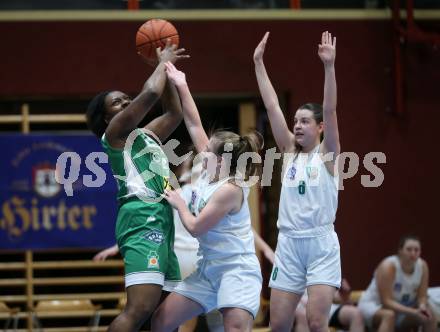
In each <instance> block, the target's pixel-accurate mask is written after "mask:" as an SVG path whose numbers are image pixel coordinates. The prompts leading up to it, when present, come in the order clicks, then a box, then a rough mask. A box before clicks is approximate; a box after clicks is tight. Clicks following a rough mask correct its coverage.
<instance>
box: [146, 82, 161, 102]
mask: <svg viewBox="0 0 440 332" xmlns="http://www.w3.org/2000/svg"><path fill="white" fill-rule="evenodd" d="M161 93H162V91H161V90H160V88H159V87H158V86H157V84H153V83H148V84H147V86H146V87H145V89H144V94H146V95H147V96H148V99H154V100H157V99H159V98H160V95H161Z"/></svg>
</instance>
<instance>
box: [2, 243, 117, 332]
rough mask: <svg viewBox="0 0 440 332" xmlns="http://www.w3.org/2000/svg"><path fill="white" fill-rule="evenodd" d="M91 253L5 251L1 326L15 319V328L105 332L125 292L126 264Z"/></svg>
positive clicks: (3, 256) (3, 254)
mask: <svg viewBox="0 0 440 332" xmlns="http://www.w3.org/2000/svg"><path fill="white" fill-rule="evenodd" d="M93 253H95V252H84V251H81V252H73V251H70V252H56V253H33V252H31V251H26V252H24V253H1V254H0V257H1V260H0V261H1V263H0V303H2V304H3V306H0V327H1V326H2V325H4V324H5V323H6V321H7V319H9V318H11V321H12V320H16V321H17V325H18V329H17V331H33V330H34V331H35V330H36V331H38V330H39V328H38V326H41V327H42V328H44V331H52V332H55V331H60V332H61V331H73V330H75V331H91V330H94V331H105V330H106V328H107V326H108V324H109V322H111V320H112V319H113V318H114V317H115V316H116V315H117V314H118V313H119V312H120V311H121V308H120V306H118V304H119V302H120V299H121V298H123V297H124V296H125V292H124V280H123V262H122V260H121V259H110V260H107V261H104V262H94V261H92V260H91V257H93ZM60 257H64V258H63V259H62V260H60ZM97 317H99V328H96V329H91V328H90V326H89V325H90V323H91V321H92V322H94V323H96V320H97ZM77 324H79V325H77ZM72 326H73V327H72ZM9 328H12V324H11V323H10V324H9Z"/></svg>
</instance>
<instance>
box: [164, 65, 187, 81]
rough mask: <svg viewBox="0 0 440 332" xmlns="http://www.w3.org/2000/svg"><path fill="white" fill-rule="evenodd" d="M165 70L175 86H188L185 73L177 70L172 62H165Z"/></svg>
mask: <svg viewBox="0 0 440 332" xmlns="http://www.w3.org/2000/svg"><path fill="white" fill-rule="evenodd" d="M165 68H166V71H167V76H168V79H169V80H170V81H171V82H172V83H173V84H174V85H175V86H179V85H185V84H186V77H185V73H184V72H182V71H180V70H177V68H176V67H175V66H174V65H173V64H172V63H171V62H165Z"/></svg>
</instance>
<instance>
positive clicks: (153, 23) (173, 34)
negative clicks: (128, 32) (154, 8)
mask: <svg viewBox="0 0 440 332" xmlns="http://www.w3.org/2000/svg"><path fill="white" fill-rule="evenodd" d="M168 38H169V39H171V43H172V44H176V45H179V34H178V33H177V30H176V28H175V27H174V26H173V25H172V24H171V23H170V22H168V21H165V20H161V19H152V20H149V21H147V22H145V23H144V24H142V25H141V27H140V28H139V29H138V31H137V33H136V50H137V52H138V54H139V55H140V56H142V57H144V58H145V59H147V60H154V59H156V48H158V47H160V48H163V47H165V45H166V43H167V39H168Z"/></svg>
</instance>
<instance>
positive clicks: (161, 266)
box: [87, 42, 188, 332]
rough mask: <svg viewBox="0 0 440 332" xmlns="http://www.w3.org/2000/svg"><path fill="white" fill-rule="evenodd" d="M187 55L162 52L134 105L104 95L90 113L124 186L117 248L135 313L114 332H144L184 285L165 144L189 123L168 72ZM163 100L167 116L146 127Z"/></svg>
mask: <svg viewBox="0 0 440 332" xmlns="http://www.w3.org/2000/svg"><path fill="white" fill-rule="evenodd" d="M183 51H184V49H178V50H177V49H176V47H175V46H174V45H171V44H170V43H169V42H168V43H167V46H166V47H165V48H164V49H163V51H160V50H158V51H157V55H158V64H157V66H156V69H155V70H154V72H153V74H152V75H151V76H150V77H149V78H148V80H147V81H146V82H145V84H144V87H143V90H142V91H141V92H140V94H139V95H138V96H137V97H136V98H135V99H133V100H132V101H131V100H130V98H129V97H128V96H127V95H126V94H124V93H122V92H120V91H110V92H102V93H100V94H98V95H97V96H95V98H94V99H93V100H92V101H91V102H90V104H89V106H88V109H87V123H88V125H89V128H90V129H91V130H92V131H93V132H94V133H95V134H96V135H97V136H98V137H99V138H101V143H102V145H103V147H104V150H105V152H106V153H107V155H108V157H109V161H110V166H111V168H112V171H113V174H114V176H115V178H116V180H117V184H118V196H117V199H118V205H119V207H118V217H117V222H116V240H117V243H118V246H119V249H120V252H121V255H122V256H123V258H124V265H125V287H126V292H127V305H126V306H125V309H124V311H123V312H122V313H121V314H120V315H119V316H118V317H116V318H115V320H114V321H113V322H112V324H111V325H110V327H109V331H124V332H125V331H137V330H139V329H140V327H141V326H142V324H143V323H144V322H145V321H146V320H147V319H148V317H149V316H150V315H151V314H152V313H153V311H154V310H155V308H156V306H157V305H158V303H159V300H160V298H161V294H162V288H163V287H164V286H165V288H166V286H167V282H176V281H179V280H180V271H179V264H178V261H177V258H176V255H175V254H174V251H173V242H174V224H173V212H172V208H171V207H170V205H169V204H168V203H167V201H166V200H164V199H161V195H162V194H163V192H164V190H165V188H166V187H167V185H168V178H169V173H170V171H169V167H168V160H167V157H166V155H165V153H164V152H163V150H162V149H161V147H160V145H159V144H158V143H160V142H161V141H163V140H165V139H166V138H167V137H168V136H169V135H170V134H171V133H172V132H173V131H174V130H175V129H176V127H177V126H178V125H179V123H180V122H181V120H182V110H181V106H180V101H179V97H178V94H177V92H176V91H175V88H174V87H173V85H172V84H168V82H167V78H166V73H165V65H164V63H165V62H167V61H171V62H176V61H177V60H178V59H180V58H186V57H188V56H186V55H183V54H182V53H183ZM161 96H162V102H163V107H164V111H165V112H164V114H163V115H161V116H159V117H157V118H156V119H154V120H152V121H151V122H150V123H148V124H147V125H146V126H145V128H144V129H140V128H137V126H138V125H139V123H140V122H141V121H142V119H143V118H144V117H145V115H146V114H147V113H148V111H149V110H150V109H151V108H152V106H153V105H154V104H155V103H156V102H157V101H158V99H159V98H161Z"/></svg>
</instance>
